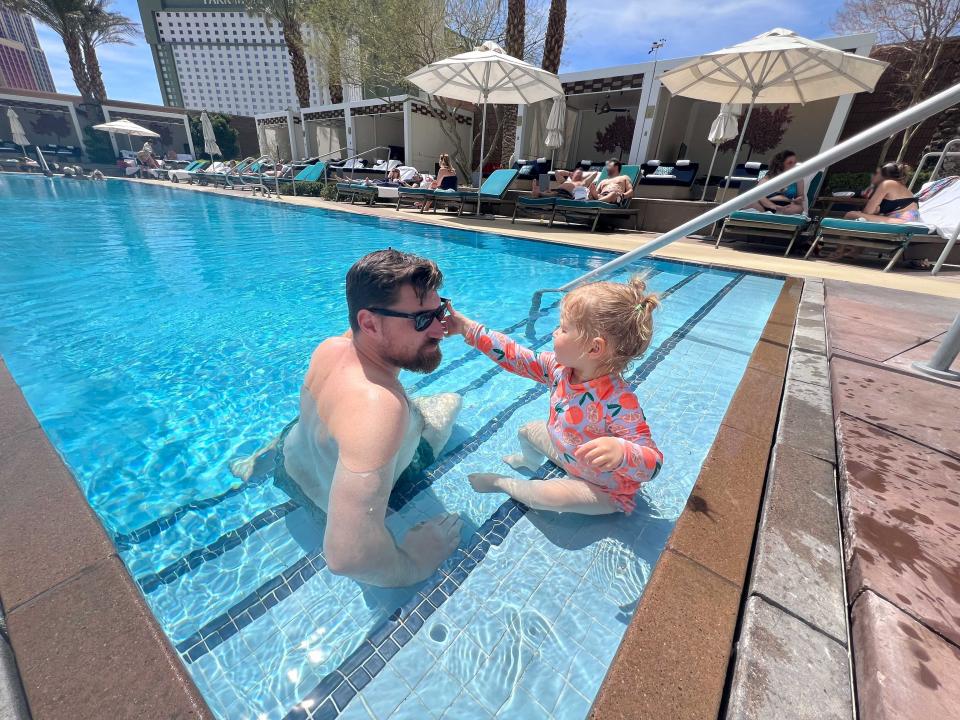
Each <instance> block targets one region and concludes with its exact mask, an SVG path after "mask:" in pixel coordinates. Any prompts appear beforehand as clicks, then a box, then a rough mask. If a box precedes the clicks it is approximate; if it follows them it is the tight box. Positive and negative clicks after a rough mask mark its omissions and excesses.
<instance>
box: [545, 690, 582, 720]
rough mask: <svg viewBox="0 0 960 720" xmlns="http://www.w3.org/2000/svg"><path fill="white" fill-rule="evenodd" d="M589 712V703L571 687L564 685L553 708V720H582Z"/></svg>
mask: <svg viewBox="0 0 960 720" xmlns="http://www.w3.org/2000/svg"><path fill="white" fill-rule="evenodd" d="M588 712H590V701H589V700H587V699H586V698H585V697H583V696H582V695H581V694H580V693H578V692H577V691H576V690H575V689H574V688H573V687H572V686H570V685H565V686H564V688H563V691H562V692H561V693H560V698H559V699H558V700H557V704H556V707H554V708H553V717H554V720H583V719H584V718H585V717H586V716H587V713H588Z"/></svg>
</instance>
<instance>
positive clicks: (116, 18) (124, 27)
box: [80, 0, 140, 103]
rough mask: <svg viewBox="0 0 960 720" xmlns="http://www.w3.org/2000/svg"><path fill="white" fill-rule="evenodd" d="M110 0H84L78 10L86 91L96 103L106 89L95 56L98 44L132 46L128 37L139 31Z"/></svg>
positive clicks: (102, 99)
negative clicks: (87, 85) (115, 8)
mask: <svg viewBox="0 0 960 720" xmlns="http://www.w3.org/2000/svg"><path fill="white" fill-rule="evenodd" d="M112 1H113V0H84V2H83V7H82V10H81V13H80V36H81V44H82V46H83V61H84V65H85V66H86V68H87V78H88V79H89V82H90V92H91V94H92V95H93V97H94V98H95V99H96V100H97V102H100V103H102V102H105V101H106V99H107V89H106V88H105V87H104V85H103V74H102V73H101V72H100V61H99V60H98V59H97V46H99V45H113V44H120V45H132V44H133V43H132V42H131V41H130V38H133V37H136V36H137V35H139V34H140V26H139V25H137V24H136V23H135V22H133V21H132V20H131V19H130V18H128V17H127V16H126V15H124V14H123V13H118V12H113V11H111V10H110V5H111V3H112Z"/></svg>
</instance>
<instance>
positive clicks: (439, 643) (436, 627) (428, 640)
mask: <svg viewBox="0 0 960 720" xmlns="http://www.w3.org/2000/svg"><path fill="white" fill-rule="evenodd" d="M417 634H418V636H419V637H420V638H422V639H423V644H424V647H425V648H427V649H428V650H429V651H430V652H431V653H432V654H433V656H434V657H438V658H439V657H440V656H441V655H442V654H443V652H444V651H445V650H446V649H447V648H448V647H449V646H450V643H452V642H453V641H454V640H455V639H456V638H457V636H458V635H459V634H460V628H458V627H457V626H456V625H454V624H453V622H451V621H450V620H449V619H448V618H447V616H446V615H444V614H443V613H442V612H435V613H434V614H433V615H431V616H430V619H429V620H427V621H426V622H425V623H424V625H423V627H422V628H421V629H420V632H419V633H417Z"/></svg>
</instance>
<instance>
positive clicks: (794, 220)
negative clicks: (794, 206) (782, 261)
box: [714, 171, 823, 257]
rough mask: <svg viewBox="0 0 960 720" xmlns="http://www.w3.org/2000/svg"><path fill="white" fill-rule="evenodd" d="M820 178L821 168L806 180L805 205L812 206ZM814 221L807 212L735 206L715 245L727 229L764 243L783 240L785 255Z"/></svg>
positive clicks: (717, 245) (821, 179) (716, 246)
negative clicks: (772, 211) (807, 184)
mask: <svg viewBox="0 0 960 720" xmlns="http://www.w3.org/2000/svg"><path fill="white" fill-rule="evenodd" d="M822 182H823V172H822V171H821V172H818V173H817V174H816V175H814V176H813V179H812V180H811V181H810V186H809V187H808V188H807V207H808V208H812V207H813V204H814V203H815V202H816V200H817V193H819V192H820V184H821V183H822ZM813 223H814V221H813V220H811V219H810V217H809V216H807V215H779V214H774V213H762V212H755V211H751V210H737V211H736V212H734V213H731V214H730V216H729V217H727V219H726V220H724V222H723V228H722V229H721V230H720V234H719V235H717V242H716V244H715V245H714V247H715V248H718V247H720V241H721V240H723V236H724V235H725V234H727V233H732V234H736V235H745V236H747V237H750V238H755V240H752V242H759V243H761V244H765V242H764V241H766V242H776V243H778V244H779V243H783V242H786V244H787V249H786V251H784V253H783V255H784V257H786V256H787V255H789V254H790V251H791V250H792V249H793V245H794V243H796V241H797V238H798V237H800V235H801V233H803V232H804V231H805V230H807V229H808V228H810V227H811V226H812V225H813Z"/></svg>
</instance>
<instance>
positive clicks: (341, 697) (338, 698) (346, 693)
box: [330, 682, 357, 710]
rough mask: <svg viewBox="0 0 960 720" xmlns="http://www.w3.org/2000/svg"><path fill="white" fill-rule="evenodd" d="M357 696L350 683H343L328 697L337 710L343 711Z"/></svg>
mask: <svg viewBox="0 0 960 720" xmlns="http://www.w3.org/2000/svg"><path fill="white" fill-rule="evenodd" d="M356 694H357V691H356V689H355V688H353V687H352V686H351V685H350V683H348V682H343V683H340V686H339V687H338V688H337V689H336V690H334V691H333V694H332V695H331V696H330V697H331V699H332V700H333V702H334V704H335V705H336V706H337V709H338V710H343V708H345V707H346V706H347V703H349V702H350V701H351V700H353V698H354V696H355V695H356Z"/></svg>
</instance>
